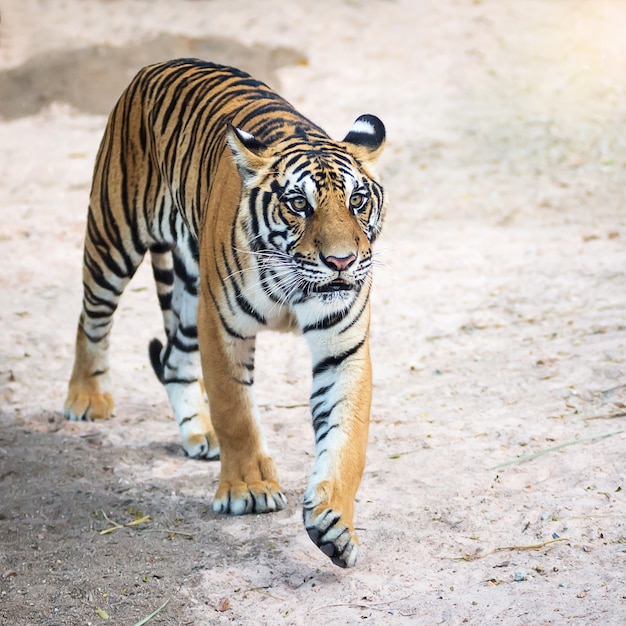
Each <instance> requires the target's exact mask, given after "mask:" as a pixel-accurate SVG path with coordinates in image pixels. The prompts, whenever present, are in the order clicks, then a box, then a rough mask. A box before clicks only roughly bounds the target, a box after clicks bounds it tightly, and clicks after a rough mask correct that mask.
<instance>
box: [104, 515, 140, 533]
mask: <svg viewBox="0 0 626 626" xmlns="http://www.w3.org/2000/svg"><path fill="white" fill-rule="evenodd" d="M102 515H103V517H104V519H105V520H106V521H107V522H109V524H113V525H112V526H109V528H105V529H104V530H101V531H100V534H101V535H108V534H109V533H113V532H115V531H116V530H119V529H120V528H132V527H133V526H138V525H139V524H143V523H145V522H149V521H150V516H149V515H144V516H143V517H140V518H139V519H135V520H133V521H132V522H129V523H128V524H120V523H118V522H116V521H115V520H112V519H110V518H109V517H108V516H107V514H106V513H105V512H104V511H102Z"/></svg>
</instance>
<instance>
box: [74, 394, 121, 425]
mask: <svg viewBox="0 0 626 626" xmlns="http://www.w3.org/2000/svg"><path fill="white" fill-rule="evenodd" d="M113 406H114V405H113V396H112V395H111V394H110V393H108V392H105V393H100V392H93V391H73V390H72V389H70V391H69V393H68V396H67V400H66V401H65V405H64V406H63V415H65V417H66V418H67V419H68V420H70V421H72V422H90V421H92V420H104V419H109V418H110V417H113Z"/></svg>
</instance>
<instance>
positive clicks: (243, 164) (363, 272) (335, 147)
mask: <svg viewBox="0 0 626 626" xmlns="http://www.w3.org/2000/svg"><path fill="white" fill-rule="evenodd" d="M312 128H313V130H312V132H307V133H303V132H297V130H296V132H294V133H293V135H291V136H289V137H286V138H283V139H281V140H279V141H277V142H275V143H271V144H266V143H264V142H262V141H259V140H258V139H257V138H256V137H255V136H254V135H252V134H250V133H248V132H245V131H243V130H241V129H239V128H236V127H234V126H230V128H229V131H228V136H227V139H228V144H229V146H230V148H231V150H232V152H233V155H234V159H235V163H236V164H237V168H238V170H239V174H240V176H241V179H242V193H241V204H240V215H241V216H243V217H242V219H243V224H244V229H245V231H246V237H247V239H248V242H249V245H250V248H251V250H252V252H253V253H254V255H255V258H256V262H257V266H258V267H259V270H260V273H261V280H262V284H263V289H264V290H265V291H266V293H268V294H272V295H273V297H274V298H279V299H280V301H281V302H285V303H287V302H289V303H291V304H299V303H303V302H307V303H308V302H311V301H313V300H315V301H318V302H320V303H324V304H326V305H327V304H335V305H337V306H339V307H345V306H347V305H348V306H349V305H350V304H351V303H352V302H353V301H354V300H355V299H356V297H357V296H358V294H359V293H360V292H361V291H362V289H363V287H364V286H365V285H368V286H369V282H368V281H369V280H370V277H371V269H372V244H373V242H374V241H375V239H376V238H377V237H378V235H379V233H380V230H381V227H382V223H383V219H384V214H385V202H384V194H383V189H382V187H381V185H380V184H379V183H378V182H377V181H376V180H375V178H374V173H373V170H372V166H373V164H374V162H375V161H376V159H377V158H378V156H379V155H380V153H381V152H382V149H383V146H384V143H385V127H384V125H383V123H382V122H381V121H380V120H379V119H378V118H377V117H375V116H373V115H362V116H361V117H359V118H358V119H357V120H356V121H355V122H354V125H353V126H352V128H351V129H350V131H349V132H348V134H347V135H346V137H345V138H344V140H343V141H341V142H334V141H332V140H330V139H329V138H328V137H327V136H326V135H324V134H323V133H322V132H321V131H319V129H316V128H315V127H312Z"/></svg>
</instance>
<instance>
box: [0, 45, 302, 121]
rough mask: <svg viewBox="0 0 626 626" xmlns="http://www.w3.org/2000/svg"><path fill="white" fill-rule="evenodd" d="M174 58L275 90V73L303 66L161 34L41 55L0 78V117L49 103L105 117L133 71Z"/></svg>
mask: <svg viewBox="0 0 626 626" xmlns="http://www.w3.org/2000/svg"><path fill="white" fill-rule="evenodd" d="M179 57H197V58H201V59H205V60H208V61H214V62H216V63H223V64H226V65H234V66H235V67H238V68H240V69H243V70H245V71H247V72H250V73H251V74H252V75H254V77H255V78H258V79H259V80H262V81H264V82H266V83H268V84H269V85H270V86H272V87H274V88H276V87H278V85H277V82H278V80H277V78H276V76H275V73H274V72H275V70H276V69H278V68H279V67H283V66H286V65H296V64H301V63H306V58H305V56H304V55H303V54H302V53H300V52H298V51H297V50H294V49H293V48H269V47H267V46H263V45H254V46H249V47H248V46H243V45H242V44H240V43H238V42H236V41H234V40H232V39H227V38H220V37H210V38H206V39H193V38H190V37H185V36H183V35H168V34H162V35H160V36H158V37H156V38H155V39H151V40H149V41H145V42H142V43H139V44H134V45H129V46H125V47H112V46H107V45H98V46H93V47H90V48H80V49H77V50H58V51H52V52H45V53H42V54H38V55H37V56H34V57H32V58H31V59H29V60H28V61H27V62H26V63H24V64H23V65H21V66H19V67H17V68H13V69H10V70H6V71H4V72H1V73H0V116H2V117H4V118H6V119H16V118H18V117H25V116H27V115H34V114H35V113H37V112H38V111H40V110H41V109H42V108H44V107H45V106H47V105H49V104H50V103H51V102H56V101H60V102H67V103H68V104H71V105H72V106H74V107H76V108H77V109H80V110H81V111H84V112H86V113H94V114H97V115H108V113H109V111H110V110H111V109H112V108H113V105H114V104H115V102H116V100H117V98H118V97H119V95H120V94H121V93H122V91H123V90H124V89H125V87H126V86H127V85H128V83H129V82H130V80H131V78H132V77H133V76H134V75H135V74H136V73H137V71H138V70H139V69H141V68H142V67H144V66H146V65H150V64H151V63H156V62H159V61H165V60H168V59H175V58H179Z"/></svg>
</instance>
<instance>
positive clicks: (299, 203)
mask: <svg viewBox="0 0 626 626" xmlns="http://www.w3.org/2000/svg"><path fill="white" fill-rule="evenodd" d="M308 204H309V203H308V202H307V201H306V198H303V197H302V196H297V197H296V198H293V199H292V200H291V208H292V209H293V210H294V211H304V210H305V209H306V208H307V206H308Z"/></svg>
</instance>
